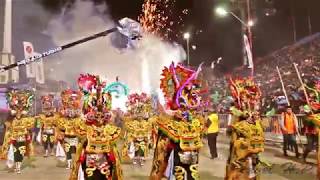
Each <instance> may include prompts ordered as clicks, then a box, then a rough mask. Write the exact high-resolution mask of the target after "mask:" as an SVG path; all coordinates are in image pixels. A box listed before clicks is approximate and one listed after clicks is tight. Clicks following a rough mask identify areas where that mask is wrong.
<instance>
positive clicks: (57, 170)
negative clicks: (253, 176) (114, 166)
mask: <svg viewBox="0 0 320 180" xmlns="http://www.w3.org/2000/svg"><path fill="white" fill-rule="evenodd" d="M218 142H219V143H218V154H219V157H218V158H217V159H214V160H211V159H210V158H209V152H208V148H207V146H205V147H204V148H202V150H201V152H200V178H201V180H223V178H224V175H225V165H226V159H227V155H228V151H229V149H228V147H229V146H228V138H227V137H226V136H224V135H223V134H222V135H219V136H218ZM36 150H37V151H38V152H36V154H41V152H40V147H37V148H36ZM300 150H301V149H300ZM301 151H302V150H301ZM289 156H290V157H287V158H285V157H284V156H283V155H282V152H281V147H280V146H279V145H278V144H272V143H267V145H266V151H265V152H264V153H262V154H261V158H262V160H264V161H266V162H268V163H269V164H270V165H272V166H271V168H264V169H263V170H262V173H261V174H262V175H261V179H262V180H264V179H266V180H288V179H290V180H314V179H316V165H315V163H316V161H315V152H313V153H311V155H310V157H311V159H308V162H310V163H307V164H305V163H303V162H302V160H301V159H296V158H295V157H294V154H293V153H290V152H289ZM151 161H152V157H150V158H149V159H147V161H146V163H145V165H144V166H143V167H140V166H134V165H132V164H128V163H124V164H123V166H122V168H123V173H124V180H147V179H148V175H149V173H150V169H151ZM24 164H25V166H26V167H24V168H23V170H22V174H15V173H14V172H12V170H11V171H10V170H8V169H7V168H6V167H5V161H0V180H67V179H68V176H69V173H70V170H66V169H65V168H64V167H63V164H61V163H59V162H58V160H56V158H55V157H49V158H44V157H42V156H40V155H38V156H36V157H34V158H31V159H26V160H25V163H24Z"/></svg>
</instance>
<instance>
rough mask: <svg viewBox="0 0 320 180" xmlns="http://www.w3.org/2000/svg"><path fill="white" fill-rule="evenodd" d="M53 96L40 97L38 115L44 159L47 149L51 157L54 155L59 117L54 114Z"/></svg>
mask: <svg viewBox="0 0 320 180" xmlns="http://www.w3.org/2000/svg"><path fill="white" fill-rule="evenodd" d="M53 100H54V96H53V95H46V96H42V97H41V102H42V113H41V114H39V117H40V123H41V141H42V144H43V146H44V150H45V155H44V156H45V157H47V156H48V153H49V148H50V149H51V155H54V153H53V148H54V144H55V142H56V130H55V129H56V122H57V120H58V117H59V115H58V114H57V113H56V112H55V111H56V110H55V107H54V105H53Z"/></svg>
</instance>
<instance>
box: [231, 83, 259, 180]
mask: <svg viewBox="0 0 320 180" xmlns="http://www.w3.org/2000/svg"><path fill="white" fill-rule="evenodd" d="M230 89H231V93H232V96H233V98H234V101H235V102H236V106H235V107H234V108H233V109H232V113H233V115H234V116H237V117H238V118H237V119H236V120H235V121H234V122H232V124H231V141H230V154H229V158H228V161H227V167H226V176H225V179H226V180H238V179H243V180H249V179H250V180H252V179H259V169H258V167H259V165H261V160H260V159H259V153H261V152H263V151H264V140H265V138H264V129H263V126H262V124H261V121H260V117H259V115H258V112H257V109H258V108H257V105H258V104H259V99H260V97H261V92H260V89H259V87H258V86H257V85H256V84H255V83H254V81H253V80H252V79H235V80H233V79H230Z"/></svg>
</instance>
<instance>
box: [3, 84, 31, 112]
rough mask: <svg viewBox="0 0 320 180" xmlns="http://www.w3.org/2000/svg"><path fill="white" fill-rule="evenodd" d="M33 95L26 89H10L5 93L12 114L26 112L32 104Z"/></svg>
mask: <svg viewBox="0 0 320 180" xmlns="http://www.w3.org/2000/svg"><path fill="white" fill-rule="evenodd" d="M33 97H34V95H33V94H32V92H31V91H28V90H11V91H9V92H8V93H7V102H8V104H9V108H10V109H11V113H12V114H20V115H21V114H27V113H28V112H29V111H30V108H31V106H32V101H33Z"/></svg>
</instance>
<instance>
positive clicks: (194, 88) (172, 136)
mask: <svg viewBox="0 0 320 180" xmlns="http://www.w3.org/2000/svg"><path fill="white" fill-rule="evenodd" d="M200 70H201V67H199V68H198V71H193V70H191V69H187V68H185V67H183V66H182V65H179V64H178V65H174V64H173V63H172V64H171V66H170V67H165V69H164V70H163V74H162V75H163V78H162V79H161V86H160V87H161V89H162V91H163V92H164V95H165V97H166V100H167V103H168V107H169V110H168V111H169V112H170V115H169V114H161V115H159V117H158V119H157V121H156V122H157V126H158V139H157V144H156V148H155V152H154V158H153V164H152V170H151V174H150V180H161V179H162V178H167V179H180V180H192V179H199V171H198V162H199V150H200V148H201V147H202V146H203V144H202V141H201V133H202V131H203V129H204V123H203V122H202V121H201V120H200V119H198V118H196V116H194V114H195V112H196V109H197V108H198V107H199V106H200V105H201V98H200V94H199V92H200V82H199V81H198V80H197V77H198V73H199V72H200Z"/></svg>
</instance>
